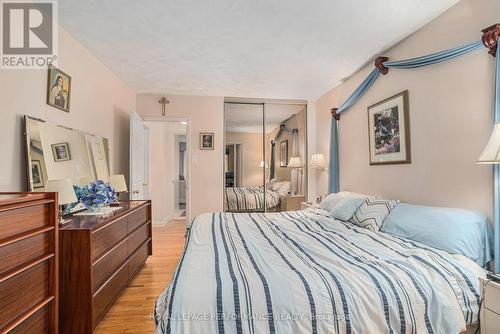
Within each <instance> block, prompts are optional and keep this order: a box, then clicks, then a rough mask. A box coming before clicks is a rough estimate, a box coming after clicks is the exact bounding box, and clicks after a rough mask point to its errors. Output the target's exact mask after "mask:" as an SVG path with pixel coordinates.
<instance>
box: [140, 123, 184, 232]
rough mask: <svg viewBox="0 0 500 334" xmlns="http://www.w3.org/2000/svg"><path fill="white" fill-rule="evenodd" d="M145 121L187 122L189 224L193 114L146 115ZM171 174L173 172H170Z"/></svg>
mask: <svg viewBox="0 0 500 334" xmlns="http://www.w3.org/2000/svg"><path fill="white" fill-rule="evenodd" d="M144 121H145V122H171V123H173V122H186V123H187V124H186V148H187V151H186V152H187V155H188V159H187V166H186V169H187V170H186V171H187V181H186V192H187V194H186V222H187V223H188V224H189V222H191V157H192V153H191V137H192V136H191V116H187V117H176V116H163V117H157V116H146V117H144ZM170 174H171V173H170ZM150 183H151V180H150ZM153 205H154V203H153Z"/></svg>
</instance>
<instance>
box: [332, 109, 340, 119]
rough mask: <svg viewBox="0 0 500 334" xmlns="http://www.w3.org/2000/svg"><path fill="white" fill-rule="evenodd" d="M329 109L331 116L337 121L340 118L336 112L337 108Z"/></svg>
mask: <svg viewBox="0 0 500 334" xmlns="http://www.w3.org/2000/svg"><path fill="white" fill-rule="evenodd" d="M330 110H331V112H332V117H333V118H335V120H336V121H339V120H340V114H337V110H339V108H332V109H330Z"/></svg>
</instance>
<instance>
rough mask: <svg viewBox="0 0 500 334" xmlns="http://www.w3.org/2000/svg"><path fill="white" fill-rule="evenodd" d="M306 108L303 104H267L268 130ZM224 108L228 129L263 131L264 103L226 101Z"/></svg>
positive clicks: (233, 130)
mask: <svg viewBox="0 0 500 334" xmlns="http://www.w3.org/2000/svg"><path fill="white" fill-rule="evenodd" d="M304 108H305V106H303V105H290V104H266V131H267V132H270V131H272V130H273V129H274V128H276V127H278V126H279V125H280V124H281V123H282V122H283V121H285V120H287V119H288V118H290V117H292V116H293V115H295V114H297V113H299V112H301V111H302V110H304ZM224 110H225V114H226V117H225V121H226V131H228V132H250V133H262V121H263V106H262V105H255V104H236V103H226V105H225V109H224Z"/></svg>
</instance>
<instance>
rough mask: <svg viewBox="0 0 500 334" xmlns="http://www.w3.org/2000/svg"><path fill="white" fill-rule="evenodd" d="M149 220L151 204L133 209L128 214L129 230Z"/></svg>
mask: <svg viewBox="0 0 500 334" xmlns="http://www.w3.org/2000/svg"><path fill="white" fill-rule="evenodd" d="M148 221H149V206H144V207H142V208H140V209H137V210H135V211H133V212H132V213H131V214H130V215H129V216H128V231H129V233H130V232H132V231H133V230H135V229H136V228H138V227H139V226H141V225H142V224H144V223H146V222H148Z"/></svg>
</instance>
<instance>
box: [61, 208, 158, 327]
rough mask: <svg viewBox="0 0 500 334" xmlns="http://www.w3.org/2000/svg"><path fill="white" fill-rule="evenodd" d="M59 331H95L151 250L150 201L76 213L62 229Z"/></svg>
mask: <svg viewBox="0 0 500 334" xmlns="http://www.w3.org/2000/svg"><path fill="white" fill-rule="evenodd" d="M59 246H60V248H59V249H60V296H61V299H60V309H59V312H60V313H59V314H60V322H59V324H60V326H59V331H60V333H71V334H80V333H92V330H93V329H94V328H95V327H96V326H97V324H98V323H99V321H100V320H101V319H102V318H103V317H104V315H105V314H106V312H107V311H108V310H109V308H110V307H111V306H112V305H113V303H114V301H115V300H116V298H117V297H118V296H119V295H120V293H121V292H122V291H123V289H124V288H125V287H126V286H127V285H128V283H129V282H130V280H132V278H133V277H134V276H135V275H136V273H137V272H138V271H139V269H140V268H141V267H142V265H143V264H144V262H145V261H146V259H147V257H148V256H149V255H151V254H152V242H151V202H150V201H124V202H120V208H119V209H117V210H116V211H114V212H113V213H112V214H110V215H106V216H77V215H74V216H73V217H72V218H71V222H70V223H69V224H68V225H65V226H64V227H62V228H61V229H60V231H59Z"/></svg>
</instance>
